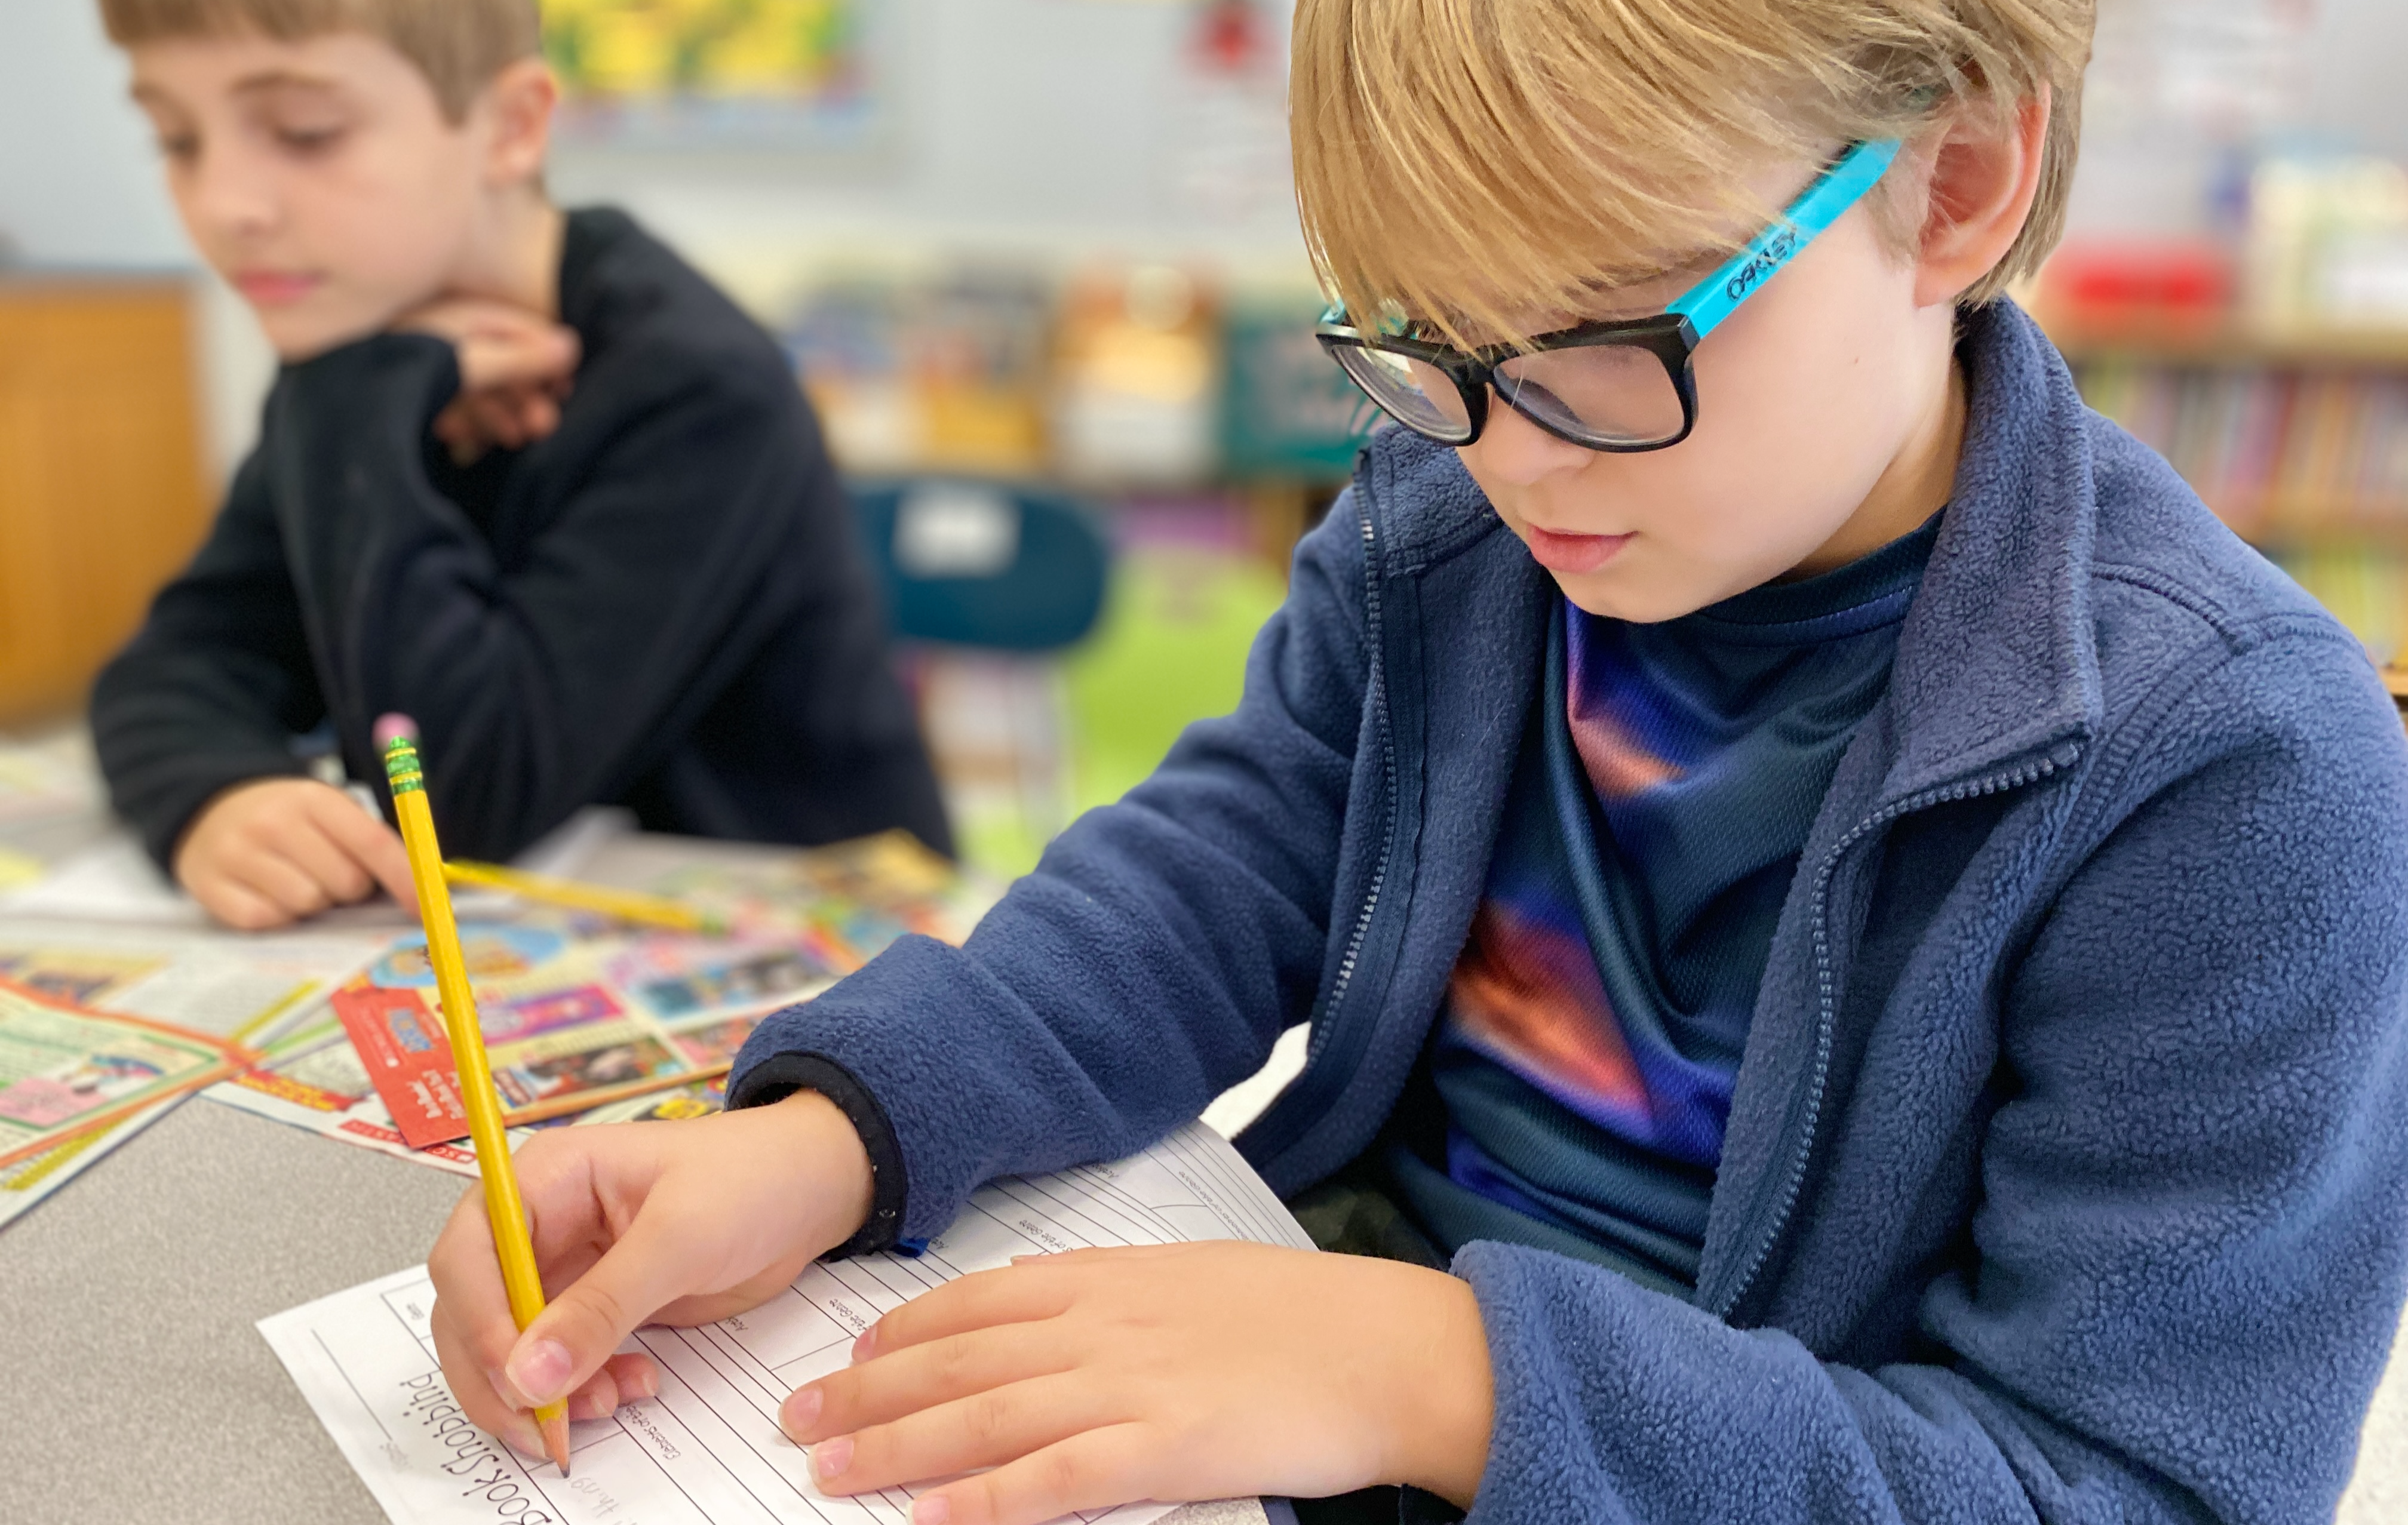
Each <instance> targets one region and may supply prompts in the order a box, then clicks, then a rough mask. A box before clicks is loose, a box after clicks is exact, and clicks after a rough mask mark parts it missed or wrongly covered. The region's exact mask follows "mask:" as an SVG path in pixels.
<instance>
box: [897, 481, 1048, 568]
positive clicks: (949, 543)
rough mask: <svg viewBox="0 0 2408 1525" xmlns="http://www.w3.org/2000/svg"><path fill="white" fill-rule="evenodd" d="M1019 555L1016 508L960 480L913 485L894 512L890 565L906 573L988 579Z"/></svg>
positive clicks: (993, 493) (1001, 496) (995, 494)
mask: <svg viewBox="0 0 2408 1525" xmlns="http://www.w3.org/2000/svg"><path fill="white" fill-rule="evenodd" d="M1019 554H1020V506H1019V505H1018V504H1016V503H1014V502H1012V501H1011V498H1009V497H1007V496H1005V495H1004V494H1003V493H1001V492H996V491H995V490H994V489H992V488H985V487H972V486H968V485H967V484H964V483H960V482H939V483H931V484H929V485H928V486H926V487H918V488H914V489H912V490H911V491H910V492H909V493H907V494H906V495H905V496H904V499H903V502H902V505H901V506H900V507H898V508H897V509H896V514H895V564H896V567H897V568H899V569H900V570H901V571H902V573H903V575H904V576H905V577H994V576H996V574H997V573H999V572H1002V571H1003V570H1004V569H1005V568H1007V567H1009V566H1011V563H1012V561H1013V559H1014V558H1016V557H1017V556H1019Z"/></svg>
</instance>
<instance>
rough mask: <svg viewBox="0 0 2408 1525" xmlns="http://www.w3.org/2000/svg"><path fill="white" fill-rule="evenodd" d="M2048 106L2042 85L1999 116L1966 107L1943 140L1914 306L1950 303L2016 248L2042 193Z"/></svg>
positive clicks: (1926, 219) (1935, 166)
mask: <svg viewBox="0 0 2408 1525" xmlns="http://www.w3.org/2000/svg"><path fill="white" fill-rule="evenodd" d="M2049 105H2050V98H2049V93H2048V87H2047V86H2046V85H2042V87H2041V92H2040V93H2039V94H2038V95H2035V96H2033V97H2031V98H2029V99H2028V100H2024V101H2020V102H2017V103H2016V105H2015V108H2014V112H2013V113H2012V114H2010V115H2008V116H2006V117H2004V118H2003V119H2001V118H1999V117H1995V116H1990V115H1988V114H1987V113H1983V112H1970V113H1967V114H1965V115H1962V116H1959V117H1958V118H1957V121H1955V122H1954V123H1952V124H1951V125H1950V126H1949V128H1948V130H1947V132H1946V134H1945V135H1943V136H1942V138H1941V140H1940V146H1939V148H1938V149H1937V150H1935V151H1934V153H1933V155H1932V161H1931V178H1930V184H1929V192H1928V197H1927V199H1926V202H1925V210H1924V219H1923V233H1922V236H1921V240H1920V252H1919V254H1918V257H1917V260H1916V265H1915V278H1914V300H1915V301H1916V302H1917V303H1918V304H1920V305H1922V306H1938V305H1940V304H1942V303H1944V302H1954V301H1955V300H1956V299H1957V297H1958V296H1959V295H1961V294H1963V292H1965V291H1966V290H1967V289H1968V288H1970V287H1971V286H1972V284H1973V283H1974V282H1975V281H1978V280H1980V279H1981V278H1983V277H1984V276H1986V275H1988V274H1989V273H1990V272H1991V270H1992V269H1994V268H1996V267H1997V265H1998V263H1999V262H2000V260H2003V259H2005V258H2006V257H2007V251H2008V250H2009V249H2013V248H2014V243H2015V239H2016V237H2017V236H2018V235H2021V234H2022V233H2023V231H2024V221H2025V220H2026V219H2027V218H2028V217H2029V216H2030V215H2031V207H2032V198H2033V197H2035V196H2037V195H2038V194H2039V193H2040V172H2041V160H2042V149H2043V148H2044V147H2045V146H2046V144H2047V142H2048V116H2049Z"/></svg>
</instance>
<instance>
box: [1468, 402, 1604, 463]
mask: <svg viewBox="0 0 2408 1525" xmlns="http://www.w3.org/2000/svg"><path fill="white" fill-rule="evenodd" d="M1470 448H1471V449H1474V450H1477V451H1478V452H1479V453H1480V464H1481V467H1482V469H1483V471H1484V473H1485V474H1487V475H1489V476H1493V477H1497V478H1498V479H1499V480H1502V481H1507V482H1511V483H1512V484H1513V485H1514V486H1516V487H1527V486H1530V485H1531V484H1533V483H1536V482H1540V481H1543V480H1545V479H1546V478H1547V477H1553V476H1555V475H1556V474H1557V473H1559V472H1567V471H1579V470H1581V469H1582V468H1583V467H1585V466H1586V465H1588V464H1589V463H1590V462H1592V461H1594V460H1595V459H1596V458H1597V452H1596V451H1594V450H1588V449H1582V448H1581V447H1580V446H1578V445H1575V444H1573V443H1571V442H1570V440H1565V439H1557V438H1556V437H1555V435H1551V434H1549V433H1547V432H1546V431H1545V430H1544V429H1541V428H1540V427H1539V426H1538V425H1537V424H1535V423H1532V422H1531V421H1530V420H1527V419H1526V418H1524V417H1523V416H1522V415H1521V414H1519V413H1516V412H1515V411H1513V409H1512V408H1511V407H1509V406H1506V404H1505V400H1504V399H1503V398H1501V397H1499V396H1498V395H1497V393H1496V392H1494V391H1493V390H1492V391H1491V392H1489V393H1488V423H1487V426H1486V427H1485V428H1484V429H1482V430H1481V432H1480V438H1479V439H1477V440H1476V441H1474V442H1473V443H1472V445H1471V447H1470Z"/></svg>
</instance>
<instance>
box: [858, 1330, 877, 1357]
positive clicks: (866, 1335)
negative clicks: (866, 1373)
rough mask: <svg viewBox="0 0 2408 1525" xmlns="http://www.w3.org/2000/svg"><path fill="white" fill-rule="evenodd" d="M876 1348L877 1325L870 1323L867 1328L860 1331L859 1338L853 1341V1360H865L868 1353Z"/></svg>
mask: <svg viewBox="0 0 2408 1525" xmlns="http://www.w3.org/2000/svg"><path fill="white" fill-rule="evenodd" d="M877 1348H878V1326H877V1325H876V1324H872V1325H870V1326H869V1327H868V1328H867V1329H865V1330H863V1331H862V1332H861V1338H859V1339H857V1340H855V1341H853V1360H855V1361H867V1360H868V1359H869V1353H870V1352H871V1351H872V1350H875V1349H877Z"/></svg>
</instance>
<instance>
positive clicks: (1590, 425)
mask: <svg viewBox="0 0 2408 1525" xmlns="http://www.w3.org/2000/svg"><path fill="white" fill-rule="evenodd" d="M1898 151H1899V144H1898V142H1897V140H1895V139H1884V140H1882V141H1878V142H1867V143H1858V144H1856V146H1854V147H1853V148H1851V149H1849V150H1847V151H1846V152H1845V153H1843V154H1842V155H1841V156H1840V157H1839V158H1838V159H1837V160H1835V161H1833V162H1832V164H1831V165H1830V167H1829V168H1828V169H1826V170H1825V171H1824V172H1823V173H1822V174H1821V175H1820V176H1818V177H1816V178H1815V180H1814V183H1813V184H1812V185H1810V186H1808V187H1807V188H1806V189H1805V191H1804V192H1801V193H1800V194H1799V197H1798V199H1797V200H1795V201H1793V202H1791V203H1790V204H1789V206H1788V207H1787V208H1786V209H1785V210H1784V211H1783V213H1782V215H1781V216H1780V217H1778V218H1776V219H1775V220H1774V221H1773V222H1772V224H1771V226H1770V227H1768V228H1766V229H1765V230H1764V231H1763V232H1762V233H1760V234H1758V235H1756V236H1755V237H1754V238H1752V239H1750V240H1749V241H1748V242H1747V244H1746V245H1745V246H1744V247H1743V248H1742V249H1740V251H1739V252H1738V253H1737V254H1734V255H1732V256H1731V257H1730V259H1728V260H1727V261H1726V262H1724V264H1722V266H1721V267H1720V268H1718V269H1716V270H1715V271H1714V273H1713V275H1711V276H1708V277H1707V278H1705V279H1703V280H1701V281H1699V283H1698V284H1697V285H1695V286H1692V287H1691V288H1689V290H1687V291H1686V292H1683V293H1681V295H1680V296H1678V297H1676V298H1674V299H1673V301H1672V302H1671V304H1670V306H1667V307H1666V308H1665V309H1664V311H1662V312H1660V313H1657V314H1656V315H1654V316H1652V317H1647V318H1622V319H1611V320H1608V321H1603V322H1595V323H1583V324H1581V325H1580V326H1579V327H1577V328H1567V329H1563V330H1561V331H1559V332H1556V333H1554V334H1542V335H1539V336H1538V337H1537V338H1534V339H1532V340H1530V341H1529V342H1528V343H1527V344H1526V345H1522V346H1519V347H1513V346H1499V347H1497V348H1494V349H1476V350H1467V349H1455V347H1454V346H1452V345H1446V344H1438V343H1433V342H1431V341H1429V340H1426V339H1420V338H1416V337H1414V336H1413V335H1412V334H1410V333H1405V332H1397V333H1391V332H1387V331H1386V330H1385V329H1364V328H1358V327H1356V326H1355V325H1354V324H1353V323H1351V322H1349V321H1348V320H1347V318H1346V315H1345V313H1344V312H1343V311H1342V310H1340V309H1335V308H1333V309H1332V310H1331V311H1330V313H1329V314H1328V315H1327V316H1326V317H1325V318H1324V319H1323V320H1322V322H1321V324H1320V326H1319V327H1318V328H1317V329H1315V330H1314V336H1315V337H1316V338H1318V339H1319V340H1320V341H1321V345H1322V348H1323V349H1326V350H1328V351H1329V354H1330V357H1331V358H1332V359H1334V360H1336V361H1337V362H1338V363H1339V364H1340V365H1342V366H1344V367H1345V368H1346V374H1347V375H1348V376H1351V377H1353V378H1355V385H1356V386H1358V387H1360V388H1362V389H1363V392H1364V394H1365V395H1366V396H1368V397H1369V398H1370V399H1371V401H1372V402H1374V403H1376V404H1378V405H1379V407H1380V410H1381V411H1382V412H1383V413H1385V414H1387V415H1388V416H1389V417H1390V418H1392V419H1394V420H1397V421H1398V423H1400V424H1402V425H1404V426H1405V427H1406V428H1408V429H1411V430H1412V432H1413V433H1415V434H1417V435H1424V436H1426V437H1427V438H1430V439H1434V440H1437V441H1438V442H1439V443H1441V444H1442V445H1469V444H1470V443H1471V442H1472V441H1473V440H1475V439H1478V438H1479V437H1480V433H1481V431H1482V430H1483V429H1484V428H1486V427H1487V424H1488V406H1489V405H1488V399H1489V396H1490V394H1491V393H1492V392H1494V393H1495V395H1496V396H1498V398H1501V399H1502V400H1503V401H1504V403H1505V405H1506V406H1509V407H1511V408H1512V409H1513V411H1515V412H1516V413H1519V414H1521V415H1522V416H1523V417H1524V418H1526V419H1528V420H1530V421H1531V422H1532V423H1535V424H1537V425H1538V426H1539V427H1540V428H1541V429H1544V430H1545V431H1546V432H1547V433H1549V434H1551V435H1555V437H1556V438H1558V439H1564V440H1569V441H1570V442H1571V443H1572V444H1574V445H1579V446H1583V447H1584V448H1586V449H1592V450H1604V451H1609V452H1613V453H1628V452H1633V451H1639V450H1660V449H1665V448H1667V447H1668V446H1672V445H1678V444H1679V443H1680V442H1681V441H1683V440H1684V439H1686V438H1688V437H1689V432H1690V431H1691V430H1692V429H1695V428H1696V427H1697V423H1698V384H1697V375H1696V371H1695V367H1694V365H1693V363H1692V359H1693V357H1694V356H1695V354H1696V353H1697V349H1698V345H1699V342H1700V341H1701V340H1703V339H1704V338H1705V336H1706V335H1709V334H1711V333H1713V331H1714V329H1715V327H1716V326H1717V325H1719V324H1720V323H1721V322H1722V321H1723V320H1724V319H1726V318H1727V317H1729V316H1730V314H1731V311H1732V309H1734V308H1736V307H1737V306H1739V305H1740V304H1741V303H1742V302H1744V301H1746V300H1747V298H1748V297H1749V295H1750V294H1752V293H1753V292H1756V289H1757V288H1759V287H1761V286H1762V285H1763V284H1764V283H1765V282H1766V281H1767V280H1769V279H1770V278H1772V276H1773V275H1774V274H1775V273H1777V272H1778V271H1779V270H1780V269H1781V268H1782V266H1784V265H1785V264H1788V263H1789V262H1790V261H1791V260H1793V259H1795V258H1797V256H1798V254H1799V251H1800V250H1801V249H1805V247H1806V246H1807V245H1809V244H1811V243H1813V241H1814V239H1815V238H1816V236H1817V235H1820V234H1822V233H1823V232H1824V231H1826V230H1827V229H1828V228H1829V227H1830V226H1831V224H1832V223H1834V222H1836V221H1839V220H1840V217H1841V215H1842V213H1844V212H1846V211H1847V209H1848V208H1849V207H1854V206H1855V205H1856V203H1857V202H1858V201H1861V200H1862V199H1864V195H1865V192H1868V191H1871V189H1872V188H1873V186H1874V185H1876V184H1877V183H1879V181H1880V180H1881V178H1882V176H1883V174H1884V173H1885V172H1886V171H1887V170H1888V168H1889V166H1890V164H1891V163H1892V162H1893V161H1895V160H1896V159H1897V157H1898Z"/></svg>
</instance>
